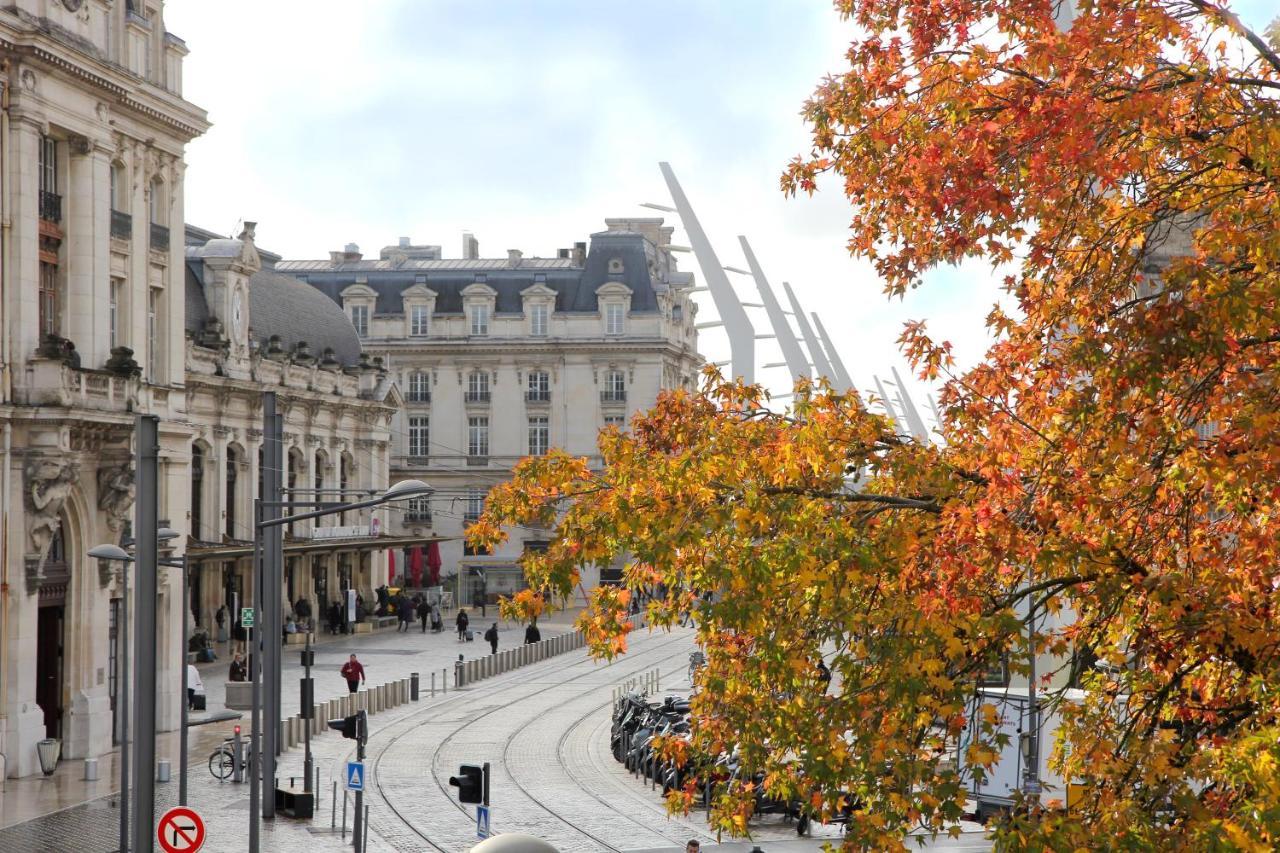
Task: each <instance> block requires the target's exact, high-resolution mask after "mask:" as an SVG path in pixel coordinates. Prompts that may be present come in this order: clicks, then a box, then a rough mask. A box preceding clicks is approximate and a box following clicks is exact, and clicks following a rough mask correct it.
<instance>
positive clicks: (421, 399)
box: [405, 391, 431, 403]
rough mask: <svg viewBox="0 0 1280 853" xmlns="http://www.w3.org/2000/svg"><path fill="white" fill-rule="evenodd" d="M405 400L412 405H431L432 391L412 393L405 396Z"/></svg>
mask: <svg viewBox="0 0 1280 853" xmlns="http://www.w3.org/2000/svg"><path fill="white" fill-rule="evenodd" d="M405 400H406V401H408V402H410V403H430V402H431V392H430V391H410V392H409V393H408V394H407V395H405Z"/></svg>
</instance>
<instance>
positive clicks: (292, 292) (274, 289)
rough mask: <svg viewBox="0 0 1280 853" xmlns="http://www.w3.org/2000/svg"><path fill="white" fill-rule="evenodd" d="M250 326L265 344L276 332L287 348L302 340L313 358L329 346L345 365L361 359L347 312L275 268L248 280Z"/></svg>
mask: <svg viewBox="0 0 1280 853" xmlns="http://www.w3.org/2000/svg"><path fill="white" fill-rule="evenodd" d="M249 326H250V328H251V329H252V330H253V336H254V338H255V339H257V340H258V341H259V342H260V343H262V344H264V345H265V344H266V342H267V340H268V339H269V338H270V337H271V336H273V335H278V336H279V337H280V345H281V346H283V347H284V348H285V350H286V351H287V350H292V349H293V347H294V345H296V344H297V343H299V342H301V341H305V342H306V343H307V345H308V346H309V347H310V349H311V354H312V355H314V356H315V357H316V358H319V357H320V356H321V355H323V354H324V351H325V350H326V349H332V350H333V352H334V355H335V356H336V357H337V359H338V361H340V362H342V364H343V365H344V366H347V367H352V366H354V365H355V364H356V363H357V362H358V361H359V360H360V338H359V336H357V335H356V330H355V327H354V326H352V325H351V321H350V320H349V319H348V318H347V315H346V312H344V311H343V310H342V308H341V307H340V306H338V305H337V304H336V303H335V302H334V301H333V300H332V299H329V298H328V297H326V296H325V295H324V294H323V293H321V292H320V291H318V290H316V289H315V288H314V287H311V286H310V285H308V284H307V283H306V282H302V281H299V280H298V279H296V278H294V277H293V276H290V275H284V274H283V273H278V272H275V271H274V270H261V271H259V272H256V273H254V274H253V276H251V277H250V279H249Z"/></svg>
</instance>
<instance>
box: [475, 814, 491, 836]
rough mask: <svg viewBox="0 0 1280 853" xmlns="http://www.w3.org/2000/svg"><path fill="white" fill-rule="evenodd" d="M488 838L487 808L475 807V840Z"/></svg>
mask: <svg viewBox="0 0 1280 853" xmlns="http://www.w3.org/2000/svg"><path fill="white" fill-rule="evenodd" d="M488 837H489V807H488V806H476V838H480V839H485V838H488Z"/></svg>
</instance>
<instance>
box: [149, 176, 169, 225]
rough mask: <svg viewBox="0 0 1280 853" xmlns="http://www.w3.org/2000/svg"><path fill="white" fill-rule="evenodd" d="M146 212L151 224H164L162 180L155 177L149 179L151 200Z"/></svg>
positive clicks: (165, 218)
mask: <svg viewBox="0 0 1280 853" xmlns="http://www.w3.org/2000/svg"><path fill="white" fill-rule="evenodd" d="M148 212H149V213H150V214H151V224H152V225H164V224H165V223H166V221H167V217H166V216H165V203H164V181H162V180H160V179H159V178H155V179H154V180H152V181H151V200H150V207H149V210H148Z"/></svg>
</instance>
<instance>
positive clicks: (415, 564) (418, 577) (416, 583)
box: [409, 545, 422, 589]
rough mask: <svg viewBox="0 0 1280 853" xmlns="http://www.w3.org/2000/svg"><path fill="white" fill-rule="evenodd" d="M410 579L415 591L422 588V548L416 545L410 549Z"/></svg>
mask: <svg viewBox="0 0 1280 853" xmlns="http://www.w3.org/2000/svg"><path fill="white" fill-rule="evenodd" d="M409 577H410V579H411V580H412V581H413V584H412V585H413V587H414V589H418V588H420V587H421V586H422V546H421V545H415V546H414V547H412V548H410V549H409Z"/></svg>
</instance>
